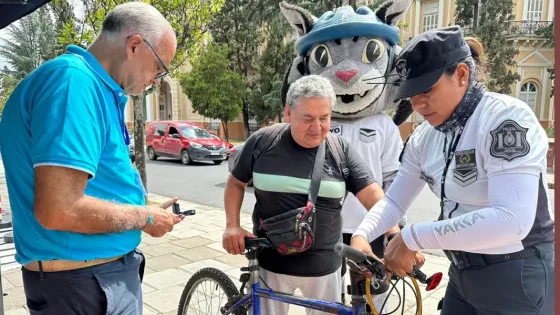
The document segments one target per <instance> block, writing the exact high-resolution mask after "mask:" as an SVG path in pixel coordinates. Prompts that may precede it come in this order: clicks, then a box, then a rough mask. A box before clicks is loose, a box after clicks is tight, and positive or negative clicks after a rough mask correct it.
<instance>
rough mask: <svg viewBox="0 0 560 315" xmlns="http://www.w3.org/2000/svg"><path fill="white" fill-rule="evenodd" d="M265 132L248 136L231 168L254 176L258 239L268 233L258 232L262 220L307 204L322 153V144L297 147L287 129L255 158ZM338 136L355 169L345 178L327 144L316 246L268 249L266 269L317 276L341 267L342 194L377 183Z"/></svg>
mask: <svg viewBox="0 0 560 315" xmlns="http://www.w3.org/2000/svg"><path fill="white" fill-rule="evenodd" d="M265 128H268V127H265ZM264 131H265V130H264V128H263V129H260V130H259V131H257V132H256V133H255V134H253V135H252V136H251V137H249V139H248V140H247V142H246V143H245V145H244V146H243V150H242V152H241V154H240V156H239V158H238V160H237V162H236V164H235V166H234V168H233V170H232V172H231V173H232V175H233V176H234V177H235V178H237V179H238V180H240V181H242V182H245V183H247V182H248V181H249V180H251V179H253V186H254V189H255V198H256V204H255V209H254V211H253V225H254V229H253V233H254V234H255V235H257V236H259V237H265V234H264V231H259V230H258V222H259V218H260V219H262V220H265V219H267V218H270V217H273V216H275V215H278V214H281V213H285V212H286V211H289V210H293V209H297V208H299V207H303V206H305V205H306V203H307V198H308V197H307V194H308V191H309V186H310V183H311V172H312V170H313V164H314V162H315V154H316V152H317V148H311V149H308V148H304V147H302V146H300V145H298V144H297V143H296V142H295V141H294V139H293V138H292V135H291V132H290V128H287V129H286V130H285V131H284V132H283V133H282V134H281V135H279V139H278V141H277V142H275V143H274V144H273V145H272V146H271V147H270V148H269V149H268V150H266V151H265V152H263V153H261V154H260V155H259V157H258V159H257V160H255V161H253V158H252V153H253V150H254V149H255V148H256V144H257V143H258V141H259V140H260V139H261V137H262V134H263V132H264ZM338 139H340V140H341V141H340V143H341V147H342V149H343V151H344V153H345V155H346V167H347V168H348V169H349V171H350V172H349V175H348V177H347V178H346V180H344V177H343V176H342V174H341V171H340V169H339V165H338V164H337V163H336V160H335V158H334V156H333V155H332V153H331V152H330V150H329V146H328V145H327V146H326V148H327V152H326V154H325V164H324V166H323V174H322V177H321V186H320V189H319V196H318V198H317V204H316V209H317V212H316V216H315V219H316V220H317V221H316V230H315V238H314V243H313V246H312V247H311V248H310V249H309V250H308V251H306V252H304V253H301V254H295V255H286V256H285V255H280V254H278V253H277V252H276V250H275V249H264V250H262V251H261V252H260V253H259V256H258V259H259V264H260V265H261V267H263V268H264V269H266V270H269V271H272V272H275V273H280V274H286V275H294V276H308V277H317V276H322V275H326V274H330V273H332V272H334V271H336V270H337V269H338V268H339V267H340V264H341V259H340V257H339V256H337V255H336V254H335V253H334V250H333V248H334V246H335V245H336V243H337V242H339V241H342V236H341V235H342V218H341V215H340V213H341V210H342V201H343V198H344V197H345V195H346V191H347V190H348V191H350V192H352V193H353V194H354V195H356V194H357V193H358V192H360V191H361V190H362V189H363V188H365V187H366V186H367V185H369V184H371V183H375V178H374V176H373V173H372V172H371V170H370V169H369V168H368V167H367V165H366V164H365V163H364V161H363V160H362V159H361V157H360V156H359V155H358V153H357V152H356V151H355V150H353V149H352V148H351V147H350V146H349V143H348V142H347V141H346V140H344V139H343V138H338ZM335 140H336V139H335ZM325 141H326V140H325ZM251 164H253V167H252V168H251Z"/></svg>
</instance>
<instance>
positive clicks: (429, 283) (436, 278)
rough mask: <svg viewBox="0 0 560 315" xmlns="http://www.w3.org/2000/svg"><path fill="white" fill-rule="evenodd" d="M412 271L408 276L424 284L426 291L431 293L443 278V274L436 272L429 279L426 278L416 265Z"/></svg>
mask: <svg viewBox="0 0 560 315" xmlns="http://www.w3.org/2000/svg"><path fill="white" fill-rule="evenodd" d="M412 270H413V271H412V274H410V276H411V277H414V278H416V279H418V281H420V283H422V284H425V285H426V291H431V290H433V289H435V288H436V287H437V286H438V285H439V283H440V282H441V279H442V277H443V274H442V273H441V272H436V273H434V274H433V275H432V276H431V277H429V278H428V276H426V274H425V273H423V272H422V271H420V268H419V267H418V266H416V265H414V266H413V267H412Z"/></svg>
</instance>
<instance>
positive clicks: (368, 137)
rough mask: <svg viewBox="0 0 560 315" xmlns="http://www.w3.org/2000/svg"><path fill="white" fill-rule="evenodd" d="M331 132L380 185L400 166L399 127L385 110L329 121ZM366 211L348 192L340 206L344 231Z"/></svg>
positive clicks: (351, 229)
mask: <svg viewBox="0 0 560 315" xmlns="http://www.w3.org/2000/svg"><path fill="white" fill-rule="evenodd" d="M331 132H332V133H334V134H336V135H338V136H341V137H343V138H346V139H347V140H348V141H349V142H350V143H351V144H352V146H353V147H354V149H355V150H356V151H358V153H359V154H360V156H361V157H362V158H363V159H364V161H365V162H366V164H367V165H368V166H369V168H370V169H371V170H372V171H373V175H374V176H375V180H376V181H377V183H378V184H379V185H380V186H381V185H382V182H383V174H388V173H392V172H394V171H397V170H398V168H399V155H400V153H401V151H402V140H401V136H400V132H399V128H398V127H397V126H396V125H395V124H394V123H393V120H392V119H391V118H390V117H389V116H387V115H386V114H385V113H377V114H375V115H373V116H368V117H364V118H361V119H357V120H353V121H346V120H342V121H332V122H331ZM366 214H367V210H366V208H364V206H362V204H361V203H360V201H359V200H358V199H357V198H356V197H355V196H354V195H353V194H352V193H350V192H348V195H347V196H346V199H345V201H344V205H343V206H342V219H343V226H342V232H343V233H353V232H354V231H355V230H356V229H357V228H358V226H359V225H360V223H361V222H362V220H363V219H364V218H365V216H366Z"/></svg>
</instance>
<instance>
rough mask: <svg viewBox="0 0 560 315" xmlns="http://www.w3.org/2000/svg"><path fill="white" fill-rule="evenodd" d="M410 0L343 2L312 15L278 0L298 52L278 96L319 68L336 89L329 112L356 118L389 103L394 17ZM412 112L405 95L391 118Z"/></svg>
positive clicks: (392, 90)
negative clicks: (371, 6) (366, 3)
mask: <svg viewBox="0 0 560 315" xmlns="http://www.w3.org/2000/svg"><path fill="white" fill-rule="evenodd" d="M411 3H412V0H388V1H386V2H384V3H383V4H382V5H381V6H380V7H379V8H378V9H377V10H376V11H375V12H373V11H372V10H371V9H369V8H368V7H359V8H357V9H356V11H354V9H353V8H352V7H351V6H341V7H339V8H337V9H336V10H335V11H328V12H325V13H324V14H323V15H322V16H321V17H320V18H316V17H314V16H313V15H312V14H310V13H309V12H308V11H306V10H305V9H302V8H300V7H298V6H295V5H290V4H288V3H286V2H282V3H281V4H280V8H281V10H282V13H283V14H284V16H285V17H286V19H287V20H288V22H289V23H290V25H291V26H292V27H293V28H294V29H295V30H296V31H297V32H298V35H299V38H298V39H297V41H296V51H297V57H296V58H295V59H294V60H293V61H292V63H291V65H290V66H289V68H288V71H287V72H286V75H285V76H284V82H283V86H282V102H283V103H285V96H286V92H287V91H288V88H289V85H290V84H291V83H292V82H294V81H295V80H297V79H299V78H300V77H302V76H304V75H309V74H317V75H321V76H323V77H325V78H327V79H329V81H330V82H331V84H332V86H333V88H334V91H335V93H336V95H337V103H336V104H335V105H334V107H333V113H332V117H333V118H338V119H356V118H361V117H365V116H370V115H373V114H376V113H379V112H382V111H385V110H388V109H391V108H392V107H393V106H394V105H395V104H393V96H394V95H395V93H396V85H397V84H398V83H399V75H398V74H397V72H396V71H395V60H396V55H397V54H398V53H399V52H400V50H401V48H400V47H399V46H398V45H397V44H398V42H399V33H398V29H397V27H396V23H397V21H398V20H399V19H400V18H401V17H402V16H403V15H404V14H405V13H406V10H407V9H408V7H409V6H410V4H411ZM411 113H412V108H411V106H410V103H409V102H408V100H404V101H402V102H400V103H399V104H398V105H397V111H396V114H395V116H394V117H393V120H394V121H395V123H396V124H397V125H399V124H401V123H402V122H403V121H405V120H406V119H407V118H408V116H409V115H410V114H411Z"/></svg>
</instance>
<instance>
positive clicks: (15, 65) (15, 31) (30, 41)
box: [0, 8, 56, 80]
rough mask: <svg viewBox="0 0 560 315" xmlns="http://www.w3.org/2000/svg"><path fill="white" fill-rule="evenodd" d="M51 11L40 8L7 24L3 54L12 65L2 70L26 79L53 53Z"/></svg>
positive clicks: (1, 45) (0, 50) (0, 48)
mask: <svg viewBox="0 0 560 315" xmlns="http://www.w3.org/2000/svg"><path fill="white" fill-rule="evenodd" d="M53 24H54V23H53V21H52V20H51V18H50V16H49V12H48V11H47V10H46V9H45V8H40V9H39V10H37V11H35V12H34V13H32V14H30V15H28V16H26V17H24V18H22V19H21V20H19V21H17V22H16V23H13V24H12V25H10V26H9V27H8V28H7V32H8V36H9V38H6V39H4V40H0V55H1V56H2V57H3V58H4V59H6V63H7V64H8V65H9V69H7V68H5V69H3V70H0V72H1V73H3V74H7V75H11V76H13V77H14V78H15V79H17V80H21V79H23V78H24V77H25V76H26V75H27V74H29V73H30V72H31V71H33V69H35V68H37V67H38V66H39V65H40V64H41V63H43V62H44V61H46V60H48V59H51V58H53V57H54V55H53V51H54V47H55V44H56V32H55V29H54V26H53Z"/></svg>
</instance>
